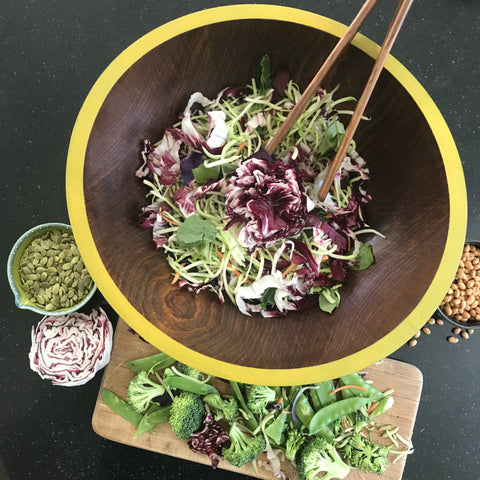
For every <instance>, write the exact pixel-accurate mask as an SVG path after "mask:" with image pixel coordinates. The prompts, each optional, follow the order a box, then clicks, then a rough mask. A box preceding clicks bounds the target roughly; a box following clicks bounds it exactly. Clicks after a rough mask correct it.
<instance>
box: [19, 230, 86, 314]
mask: <svg viewBox="0 0 480 480" xmlns="http://www.w3.org/2000/svg"><path fill="white" fill-rule="evenodd" d="M18 273H19V277H20V284H21V287H22V289H23V290H24V292H25V294H26V296H27V298H28V301H29V302H30V303H32V304H34V305H35V306H37V307H39V308H42V309H45V310H47V311H55V310H63V309H66V308H70V307H72V306H73V305H76V304H77V303H79V302H80V301H81V300H82V299H83V298H85V297H86V296H87V295H88V294H89V293H90V291H91V290H92V288H93V280H92V278H91V277H90V275H89V273H88V271H87V269H86V268H85V265H84V264H83V260H82V258H81V256H80V252H79V250H78V247H77V245H76V243H75V239H74V237H73V233H72V232H71V231H70V230H66V229H61V228H52V229H51V230H47V231H46V232H45V233H43V234H42V235H40V236H38V237H36V238H34V239H33V240H32V241H31V243H30V244H29V245H27V247H26V248H25V250H24V252H23V254H22V257H21V259H20V265H19V271H18Z"/></svg>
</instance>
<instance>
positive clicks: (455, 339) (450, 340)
mask: <svg viewBox="0 0 480 480" xmlns="http://www.w3.org/2000/svg"><path fill="white" fill-rule="evenodd" d="M448 341H449V342H450V343H458V338H457V337H448Z"/></svg>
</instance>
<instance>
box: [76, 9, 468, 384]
mask: <svg viewBox="0 0 480 480" xmlns="http://www.w3.org/2000/svg"><path fill="white" fill-rule="evenodd" d="M345 28H346V27H345V26H344V25H341V24H338V23H337V22H334V21H332V20H329V19H326V18H324V17H320V16H318V15H314V14H311V13H307V12H304V11H300V10H295V9H291V8H285V7H277V6H258V5H257V6H256V5H248V6H247V5H242V6H238V5H237V6H230V7H222V8H216V9H213V10H206V11H203V12H199V13H196V14H193V15H189V16H187V17H184V18H181V19H178V20H175V21H173V22H171V23H169V24H166V25H164V26H162V27H160V28H158V29H156V30H154V31H153V32H151V33H149V34H147V35H146V36H144V37H142V38H141V39H140V40H138V41H137V42H136V43H134V44H133V45H132V46H130V47H129V48H128V49H127V50H126V51H124V52H123V53H122V54H121V55H120V56H119V57H117V58H116V59H115V60H114V61H113V62H112V64H111V65H110V66H109V67H108V68H107V69H106V71H105V72H104V73H103V74H102V76H101V77H100V79H99V80H98V81H97V83H96V84H95V86H94V87H93V89H92V91H91V93H90V94H89V96H88V97H87V99H86V101H85V104H84V105H83V107H82V109H81V112H80V114H79V116H78V120H77V123H76V125H75V128H74V132H73V135H72V139H71V145H70V150H69V156H68V165H67V201H68V208H69V214H70V220H71V224H72V226H73V230H74V233H75V236H76V240H77V243H78V245H79V247H80V250H81V253H82V256H83V258H84V260H85V263H86V265H87V267H88V269H89V271H90V272H91V274H92V276H93V278H94V280H95V283H96V284H97V285H98V288H99V289H100V291H101V292H102V293H103V295H104V296H105V297H106V299H107V300H108V301H109V303H110V304H111V305H112V307H113V308H114V309H115V310H116V311H117V313H118V314H119V315H120V316H121V317H122V318H123V319H124V320H125V321H126V322H127V323H128V324H129V325H130V326H131V327H132V328H134V329H135V330H136V331H137V332H138V333H139V334H140V335H142V336H143V337H144V338H145V339H146V340H148V341H149V342H150V343H152V344H153V345H155V346H156V347H158V348H159V349H161V350H164V351H165V352H167V353H169V354H170V355H172V356H174V357H176V358H177V359H179V360H181V361H183V362H185V363H188V364H191V365H194V366H196V367H197V368H199V369H201V370H203V371H206V372H208V373H211V374H214V375H217V376H221V377H226V378H230V379H235V380H239V381H243V382H250V383H263V384H272V385H274V384H276V385H279V384H285V385H286V384H301V383H311V382H314V381H319V380H322V379H325V378H332V377H336V376H339V375H342V374H344V373H347V372H351V371H354V370H358V369H361V368H363V367H365V366H367V365H369V364H371V363H374V362H375V361H378V360H380V359H382V358H384V357H385V356H387V355H389V354H391V353H392V352H394V351H395V350H396V349H397V348H398V347H400V346H401V345H402V344H403V343H404V342H406V341H407V340H408V339H409V338H410V337H411V336H412V335H413V334H414V333H415V331H416V330H418V329H419V328H420V327H421V326H422V325H423V324H424V322H425V321H426V320H427V319H428V318H429V316H430V315H431V314H432V313H433V312H434V311H435V309H436V307H437V306H438V304H439V303H440V301H441V299H442V298H443V296H444V294H445V292H446V290H447V289H448V287H449V285H450V283H451V280H452V278H453V277H454V275H455V271H456V268H457V266H458V261H459V258H460V255H461V252H462V248H463V242H464V238H465V230H466V193H465V184H464V177H463V172H462V168H461V163H460V160H459V158H458V153H457V150H456V148H455V144H454V142H453V139H452V137H451V135H450V132H449V130H448V128H447V126H446V124H445V122H444V120H443V118H442V116H441V114H440V113H439V111H438V110H437V109H436V107H435V105H434V103H433V102H432V100H431V99H430V98H429V96H428V95H427V93H426V92H425V91H424V90H423V88H422V87H421V85H420V84H419V83H418V82H417V81H416V80H415V79H414V78H413V77H412V75H411V74H410V73H409V72H408V71H407V70H406V69H405V68H404V67H403V66H402V65H401V64H400V63H399V62H397V61H396V60H395V59H393V58H391V57H390V58H389V59H388V61H387V64H386V69H385V70H384V72H383V73H382V75H381V77H380V80H379V83H378V84H377V87H376V89H375V92H374V94H373V97H372V99H371V101H370V103H369V105H368V108H367V115H368V116H370V117H371V118H372V120H371V121H369V122H364V123H362V125H361V127H360V128H359V130H358V132H357V134H356V137H355V139H356V142H357V146H358V149H359V151H360V154H361V155H362V156H363V157H364V158H365V159H366V160H367V162H368V164H369V167H370V170H371V176H372V179H373V180H372V183H371V185H370V190H369V191H370V193H371V194H372V196H373V201H372V202H371V204H370V205H369V207H368V220H369V223H370V224H371V225H372V226H374V227H375V228H376V229H378V230H379V231H381V232H382V233H383V234H384V235H385V236H386V239H385V240H384V239H381V238H379V237H375V238H373V239H372V243H373V249H374V253H375V258H376V262H375V264H374V265H373V266H372V267H371V268H369V269H368V270H366V271H362V272H356V273H354V274H353V275H352V276H351V277H350V278H349V279H348V282H347V283H346V284H345V286H344V288H343V290H342V302H341V305H340V307H339V308H338V309H337V310H335V312H334V313H333V314H332V315H328V314H325V313H323V312H321V311H319V310H318V309H317V308H313V309H311V310H309V311H305V312H301V313H289V314H288V315H287V316H286V317H285V318H276V319H264V318H261V317H258V316H252V317H246V316H244V315H242V314H241V313H239V312H238V310H237V309H236V308H235V307H234V306H233V305H232V304H230V303H229V302H226V303H225V304H223V305H221V304H219V303H218V300H217V298H216V296H214V295H213V294H209V293H202V294H199V295H196V296H195V295H194V294H191V293H189V292H187V291H183V290H179V289H178V288H177V287H176V286H174V285H171V284H170V281H171V271H170V269H169V267H168V265H167V263H166V262H165V261H164V259H163V258H162V254H161V253H159V252H158V251H157V250H156V249H155V247H154V244H153V243H152V241H151V238H150V232H148V231H145V230H141V229H140V228H139V227H138V225H137V215H138V212H139V209H140V207H141V206H143V205H144V204H145V193H146V190H145V188H144V186H143V185H142V183H141V181H139V180H138V179H136V178H135V176H134V172H135V170H136V169H137V167H138V166H139V162H140V157H139V152H140V148H141V144H142V141H143V139H144V138H150V139H154V140H157V139H160V138H161V136H162V133H163V130H164V129H165V128H166V127H168V126H170V125H171V124H173V123H174V122H175V121H176V119H177V115H178V112H180V111H181V110H182V109H183V108H184V106H185V104H186V101H187V100H188V98H189V96H190V94H191V93H192V92H194V91H201V92H203V93H204V94H205V95H206V96H214V95H215V94H216V93H217V92H218V91H219V90H220V89H222V88H223V87H226V86H230V85H241V84H245V83H247V82H249V81H250V80H251V78H252V77H253V76H258V75H259V62H260V59H261V58H262V56H263V55H264V54H269V56H270V58H271V61H272V66H273V71H275V70H278V69H280V68H285V69H288V70H289V71H290V73H291V77H292V78H294V79H295V80H296V81H297V82H298V83H299V84H300V86H302V87H305V86H306V85H307V84H308V82H309V81H310V79H311V78H312V76H313V75H314V73H315V72H316V70H317V68H318V67H319V66H320V64H321V62H322V61H323V60H324V59H325V57H326V56H327V54H328V53H329V52H330V50H331V49H332V47H333V46H334V44H335V42H336V41H337V40H338V37H340V36H341V35H342V33H343V32H344V31H345ZM377 52H378V46H377V45H376V44H374V43H373V42H371V41H369V40H368V39H366V38H365V37H363V36H360V35H359V36H357V37H356V38H355V40H354V42H353V44H352V46H350V47H349V48H348V49H347V51H346V52H345V53H344V54H343V56H342V57H341V59H340V61H339V62H338V63H337V64H336V66H335V68H334V69H333V70H332V71H331V73H330V74H329V75H328V78H327V79H326V81H325V82H324V87H325V88H327V89H330V88H332V87H334V86H335V85H337V84H339V83H340V84H341V89H340V93H339V95H343V94H346V95H354V96H356V97H357V98H358V97H359V95H360V93H361V91H362V88H363V86H364V84H365V81H366V79H367V77H368V74H369V72H370V70H371V68H372V65H373V63H374V60H373V58H374V57H375V55H376V53H377Z"/></svg>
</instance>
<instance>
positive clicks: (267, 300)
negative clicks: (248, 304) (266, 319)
mask: <svg viewBox="0 0 480 480" xmlns="http://www.w3.org/2000/svg"><path fill="white" fill-rule="evenodd" d="M276 291H277V289H276V288H275V287H269V288H266V289H265V290H264V291H263V293H262V296H261V297H260V304H261V305H262V308H263V309H264V310H269V309H272V308H275V307H276V303H275V292H276Z"/></svg>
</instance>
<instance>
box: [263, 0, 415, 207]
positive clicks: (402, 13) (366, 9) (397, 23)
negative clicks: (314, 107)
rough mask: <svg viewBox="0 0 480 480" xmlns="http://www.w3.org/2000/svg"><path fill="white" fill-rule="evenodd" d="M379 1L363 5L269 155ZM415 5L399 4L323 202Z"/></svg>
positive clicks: (408, 1) (410, 0)
mask: <svg viewBox="0 0 480 480" xmlns="http://www.w3.org/2000/svg"><path fill="white" fill-rule="evenodd" d="M377 1H378V0H366V2H365V3H364V4H363V6H362V8H361V9H360V11H359V12H358V14H357V16H356V17H355V19H354V20H353V22H352V23H351V24H350V26H349V27H348V28H347V30H346V31H345V34H344V35H343V36H342V37H341V38H340V40H339V41H338V43H337V44H336V45H335V47H334V48H333V50H332V51H331V53H330V55H329V56H328V57H327V59H326V60H325V62H324V63H323V65H322V66H321V67H320V69H319V70H318V72H317V73H316V74H315V77H314V78H313V79H312V81H311V82H310V84H309V85H308V87H307V88H306V89H305V91H304V93H303V95H302V96H301V97H300V98H299V100H298V102H297V103H296V105H295V107H294V108H293V109H292V110H291V112H290V113H289V114H288V115H287V118H286V119H285V121H284V122H283V124H282V125H281V126H280V128H279V129H278V130H277V133H276V134H275V135H274V136H273V137H272V139H271V140H270V141H269V142H268V145H267V146H266V149H267V151H268V152H269V153H270V154H272V153H273V152H274V150H275V149H276V148H277V147H278V145H279V144H280V143H281V141H282V140H283V139H284V138H285V136H286V134H287V133H288V131H289V130H290V128H291V127H292V125H293V124H294V123H295V121H296V120H297V118H298V117H299V115H300V114H301V113H302V111H303V109H304V108H305V106H306V104H307V102H308V101H309V100H310V99H311V98H312V97H313V95H314V94H315V93H316V92H317V90H318V88H319V87H320V84H321V82H322V81H323V79H324V77H325V75H326V74H327V72H328V71H329V69H330V68H331V67H332V65H333V64H334V63H335V61H336V60H337V58H338V57H339V56H340V54H341V53H342V52H343V50H344V49H345V47H347V45H349V44H350V42H351V41H352V39H353V37H354V36H355V35H356V33H357V32H358V30H359V28H360V26H361V25H362V23H363V22H364V20H365V19H366V18H367V16H368V14H369V13H370V12H371V10H372V9H373V7H374V6H375V4H376V3H377ZM412 3H413V0H400V2H399V4H398V7H397V10H396V12H395V15H394V17H393V20H392V22H391V24H390V27H389V29H388V31H387V34H386V36H385V39H384V42H383V45H382V47H381V49H380V52H379V54H378V56H377V59H376V61H375V64H374V66H373V69H372V72H371V73H370V77H369V78H368V80H367V84H366V85H365V88H364V90H363V92H362V95H361V97H360V99H359V100H358V103H357V106H356V108H355V111H354V112H353V115H352V118H351V120H350V123H349V124H348V127H347V129H346V131H345V135H344V137H343V139H342V142H341V143H340V146H339V147H338V150H337V152H336V154H335V157H334V158H333V160H332V162H331V164H330V168H329V169H328V172H327V175H326V177H325V179H324V181H323V184H322V186H321V187H320V191H319V193H318V198H319V200H320V201H321V202H323V200H325V197H326V196H327V193H328V191H329V190H330V187H331V185H332V183H333V180H334V178H335V175H336V173H337V171H338V169H339V168H340V165H341V163H342V161H343V159H344V158H345V154H346V152H347V149H348V146H349V145H350V142H351V141H352V138H353V135H354V133H355V130H356V129H357V127H358V124H359V123H360V119H361V118H362V115H363V113H364V111H365V108H366V106H367V103H368V100H369V99H370V96H371V94H372V92H373V89H374V87H375V85H376V83H377V80H378V78H379V76H380V73H381V72H382V70H383V66H384V65H385V61H386V59H387V57H388V55H389V53H390V50H391V49H392V46H393V44H394V43H395V40H396V38H397V36H398V33H399V32H400V29H401V27H402V24H403V21H404V20H405V17H406V16H407V13H408V10H409V9H410V6H411V5H412Z"/></svg>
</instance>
